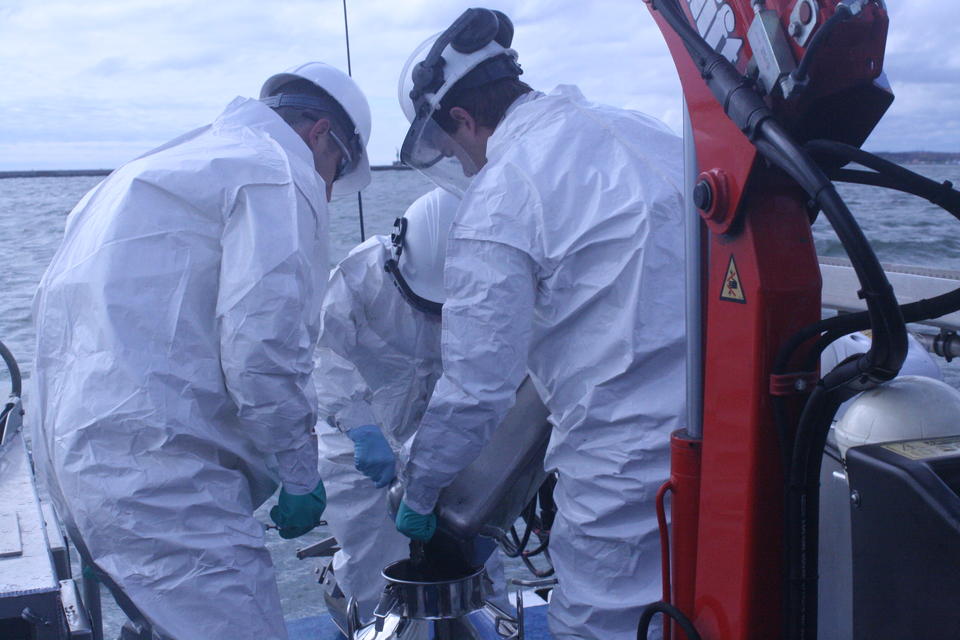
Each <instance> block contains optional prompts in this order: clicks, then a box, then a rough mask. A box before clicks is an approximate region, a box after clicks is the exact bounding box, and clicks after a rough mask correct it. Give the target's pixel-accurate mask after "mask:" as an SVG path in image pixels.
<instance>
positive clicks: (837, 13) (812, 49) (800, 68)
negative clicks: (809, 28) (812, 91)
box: [790, 4, 853, 91]
mask: <svg viewBox="0 0 960 640" xmlns="http://www.w3.org/2000/svg"><path fill="white" fill-rule="evenodd" d="M851 16H853V13H852V12H851V11H850V7H848V6H847V5H845V4H838V5H837V8H836V9H835V10H834V12H833V15H832V16H830V17H829V18H828V19H827V21H826V22H824V23H823V26H821V27H820V28H819V29H817V32H816V33H815V34H813V39H811V40H810V44H809V45H808V46H807V49H806V51H805V52H804V53H803V58H801V59H800V64H798V65H797V68H796V69H794V70H793V71H791V72H790V78H791V79H792V80H793V81H794V82H795V83H796V85H797V89H798V90H800V91H802V90H803V89H804V88H805V87H806V85H807V82H808V81H809V78H808V77H807V74H808V72H809V71H810V63H811V62H812V61H813V60H814V59H815V58H816V57H817V54H818V52H819V50H820V48H821V47H822V46H823V43H824V42H826V41H827V40H828V39H829V38H830V33H831V32H832V31H833V30H834V29H836V27H837V25H839V24H840V23H841V22H844V21H846V20H848V19H849V18H850V17H851Z"/></svg>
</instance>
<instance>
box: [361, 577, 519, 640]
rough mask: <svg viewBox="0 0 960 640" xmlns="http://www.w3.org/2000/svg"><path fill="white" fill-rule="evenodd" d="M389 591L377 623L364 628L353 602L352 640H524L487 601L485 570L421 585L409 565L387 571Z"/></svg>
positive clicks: (511, 622) (510, 621)
mask: <svg viewBox="0 0 960 640" xmlns="http://www.w3.org/2000/svg"><path fill="white" fill-rule="evenodd" d="M383 577H384V579H385V580H386V581H387V586H386V588H385V589H384V591H383V596H382V597H381V599H380V603H379V604H378V605H377V608H376V610H375V611H374V614H373V615H374V623H373V624H370V625H367V626H365V627H361V626H360V623H359V620H358V619H357V615H356V606H355V603H351V607H350V611H348V614H347V617H348V619H349V623H348V624H349V629H348V631H349V633H348V634H347V635H348V637H349V638H350V640H522V638H523V633H522V628H521V625H520V624H518V622H517V618H515V617H513V616H511V615H510V614H508V613H507V612H505V611H503V610H502V609H500V608H499V607H497V606H496V605H494V604H492V603H489V602H486V597H487V596H488V595H489V591H490V589H489V586H488V585H489V580H487V578H486V572H485V570H484V569H483V568H482V567H481V568H480V569H477V570H476V571H474V572H473V573H470V574H469V575H466V576H462V577H456V578H451V579H447V580H417V579H415V577H416V576H415V575H414V572H413V570H412V568H411V563H410V560H401V561H400V562H395V563H393V564H391V565H389V566H387V568H386V569H384V570H383Z"/></svg>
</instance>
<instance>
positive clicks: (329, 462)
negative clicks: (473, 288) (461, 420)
mask: <svg viewBox="0 0 960 640" xmlns="http://www.w3.org/2000/svg"><path fill="white" fill-rule="evenodd" d="M459 204H460V199H459V198H457V197H456V196H453V195H451V194H450V193H448V192H446V191H444V190H443V189H434V190H433V191H430V192H428V193H426V194H425V195H423V196H421V197H420V198H418V199H417V200H416V201H415V202H414V203H413V204H411V205H410V207H409V208H408V209H407V210H406V212H405V213H404V215H403V217H402V218H400V219H399V220H398V230H397V233H395V234H394V235H393V236H392V238H388V237H386V236H374V237H372V238H369V239H367V241H366V242H364V243H362V244H361V245H359V246H357V247H356V248H354V249H353V250H352V251H351V252H350V254H349V255H348V256H347V257H346V258H344V259H343V261H341V262H340V264H338V265H337V266H336V268H335V269H334V270H333V271H332V272H331V274H330V281H329V284H328V289H327V296H326V298H325V299H324V302H323V308H322V311H321V316H320V317H321V330H320V342H319V348H318V349H317V376H316V381H317V397H318V401H319V414H320V417H321V418H324V419H326V422H324V421H323V420H321V422H320V423H319V424H318V426H317V435H318V439H319V444H320V475H321V476H322V477H323V478H324V483H325V486H326V490H327V515H326V519H327V521H328V526H329V528H330V530H331V531H332V533H333V534H334V536H335V537H336V539H337V541H338V542H339V545H340V547H341V548H340V550H339V551H338V552H337V553H336V554H335V556H334V558H333V563H332V567H333V571H334V575H335V576H336V582H337V585H338V586H339V587H340V589H341V591H342V592H343V596H344V599H343V601H341V602H340V605H345V603H346V600H349V599H350V598H354V599H356V601H357V604H358V607H359V614H360V618H361V620H362V621H367V620H369V619H371V618H372V616H373V609H374V607H375V606H376V604H377V601H378V600H379V598H380V595H381V593H382V592H383V587H384V585H385V582H384V580H383V577H382V576H381V574H380V572H381V571H382V570H383V568H384V567H385V566H386V565H387V564H389V563H391V562H395V561H397V560H401V559H403V558H406V557H407V556H408V555H409V544H408V543H409V541H408V540H407V538H405V537H404V536H402V535H401V534H399V533H397V530H396V528H395V526H394V523H393V521H392V519H391V518H390V515H389V513H388V505H387V486H388V485H389V483H390V481H391V480H393V478H394V477H395V475H396V467H395V465H396V459H397V457H398V456H400V455H401V450H402V447H403V444H404V442H406V441H407V440H408V438H409V437H410V436H411V435H412V434H413V431H414V430H415V429H416V427H417V425H418V424H419V422H420V418H421V417H422V416H423V412H424V410H425V409H426V408H427V400H428V399H429V398H430V394H431V393H432V392H433V386H434V384H435V383H436V381H437V378H439V377H440V370H441V363H440V312H441V308H442V304H443V300H444V296H443V260H444V255H445V253H446V244H447V242H446V241H447V233H448V231H449V229H450V222H451V221H452V220H453V217H454V214H455V213H456V210H457V206H458V205H459ZM331 425H332V426H331ZM487 573H488V576H489V577H490V578H491V579H492V580H493V581H494V585H495V586H496V587H497V589H496V591H495V592H496V593H497V595H500V596H502V595H503V594H502V591H503V575H502V574H503V569H502V561H501V559H500V556H499V554H498V553H494V554H493V555H492V556H491V559H490V560H489V561H488V562H487ZM328 608H329V609H331V613H334V612H335V611H336V609H338V608H340V607H339V606H338V605H337V603H336V602H335V601H334V602H331V601H330V600H328Z"/></svg>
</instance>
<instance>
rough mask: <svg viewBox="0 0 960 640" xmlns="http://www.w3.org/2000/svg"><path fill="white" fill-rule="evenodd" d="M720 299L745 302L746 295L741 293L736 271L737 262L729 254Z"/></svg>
mask: <svg viewBox="0 0 960 640" xmlns="http://www.w3.org/2000/svg"><path fill="white" fill-rule="evenodd" d="M720 299H721V300H729V301H730V302H739V303H740V304H746V303H747V297H746V296H745V295H744V294H743V286H742V285H741V282H740V274H739V273H737V263H736V261H735V260H734V259H733V254H730V263H729V264H728V265H727V274H726V275H725V276H724V277H723V288H722V289H721V290H720Z"/></svg>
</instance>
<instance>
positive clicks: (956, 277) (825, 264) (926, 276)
mask: <svg viewBox="0 0 960 640" xmlns="http://www.w3.org/2000/svg"><path fill="white" fill-rule="evenodd" d="M819 260H820V273H821V274H822V276H823V297H822V304H823V307H824V308H825V309H832V310H835V311H839V312H841V313H851V312H855V311H865V310H866V308H867V305H866V303H865V302H864V301H863V300H862V299H860V298H859V297H858V296H857V292H858V291H859V290H860V283H859V281H858V280H857V275H856V274H855V273H854V271H853V267H851V266H850V261H849V260H845V259H843V258H827V257H824V256H820V258H819ZM883 269H884V271H886V273H887V279H888V280H889V281H890V284H891V285H893V290H894V291H895V292H896V294H897V300H899V301H900V304H908V303H911V302H916V301H918V300H923V299H924V298H932V297H934V296H938V295H941V294H943V293H947V292H949V291H953V290H954V289H956V288H958V287H960V271H953V270H950V269H930V268H927V267H912V266H907V265H899V264H886V263H884V264H883ZM920 324H923V325H926V326H930V327H937V328H939V329H945V330H949V331H956V330H958V329H960V312H956V313H951V314H948V315H945V316H942V317H940V318H935V319H933V320H926V321H924V322H922V323H920Z"/></svg>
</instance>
